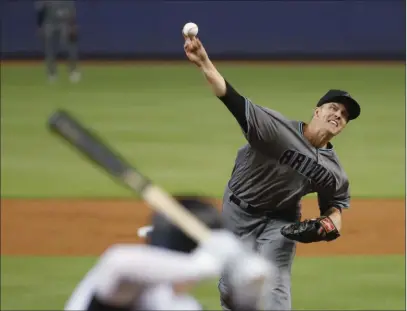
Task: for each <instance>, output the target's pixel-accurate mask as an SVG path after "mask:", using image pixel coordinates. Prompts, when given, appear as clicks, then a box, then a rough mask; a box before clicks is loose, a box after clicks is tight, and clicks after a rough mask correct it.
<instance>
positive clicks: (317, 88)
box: [1, 63, 405, 310]
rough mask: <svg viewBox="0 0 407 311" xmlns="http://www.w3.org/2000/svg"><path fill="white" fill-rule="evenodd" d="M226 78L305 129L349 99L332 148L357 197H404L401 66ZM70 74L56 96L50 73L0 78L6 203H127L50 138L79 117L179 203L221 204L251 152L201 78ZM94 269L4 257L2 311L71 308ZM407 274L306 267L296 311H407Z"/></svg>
mask: <svg viewBox="0 0 407 311" xmlns="http://www.w3.org/2000/svg"><path fill="white" fill-rule="evenodd" d="M219 68H220V70H221V72H222V73H223V74H224V75H225V76H226V77H227V79H228V80H229V81H230V82H231V83H232V84H233V85H234V86H235V88H237V89H238V90H239V91H240V92H241V93H242V94H244V95H246V96H248V97H249V98H251V99H252V100H253V101H254V102H255V103H257V104H260V105H263V106H268V107H271V108H274V109H276V110H279V111H280V112H282V113H284V114H286V115H287V116H288V117H291V118H295V119H303V120H304V121H307V120H308V119H309V118H310V116H311V114H312V110H313V108H314V105H315V103H316V102H317V100H318V99H319V97H321V96H322V95H323V93H324V92H326V91H327V90H328V89H329V88H342V89H346V90H348V91H349V92H350V93H351V94H352V95H354V96H355V98H356V99H358V100H359V102H360V103H361V106H362V114H361V117H360V119H358V120H356V121H354V122H351V123H350V124H349V126H348V128H347V129H345V131H344V133H343V135H341V136H339V137H338V138H336V139H335V141H334V145H335V149H336V151H337V153H338V154H339V157H340V159H341V162H342V164H343V165H344V167H345V169H346V171H347V173H348V175H349V178H350V180H351V189H352V195H353V196H354V197H366V198H383V197H389V198H394V197H397V198H403V197H405V193H404V190H405V162H404V159H405V90H404V88H405V69H404V66H402V65H397V66H394V65H393V66H387V65H371V64H369V65H360V66H356V65H343V66H326V65H325V66H323V65H315V64H313V65H309V66H305V65H304V66H277V65H273V64H263V65H261V66H259V65H242V64H239V65H236V64H221V65H219ZM61 69H62V72H61V73H62V75H61V77H60V81H58V82H57V83H56V84H55V85H48V84H47V83H46V80H45V76H44V74H43V67H42V66H35V65H33V66H20V67H18V66H2V68H1V135H2V137H1V138H2V139H1V143H2V145H1V147H2V148H1V152H2V154H1V168H2V169H1V192H2V197H8V198H12V197H18V198H20V197H28V198H32V197H128V196H129V195H130V194H129V192H127V191H125V190H123V189H122V188H121V187H120V186H118V185H115V184H113V183H112V182H111V180H110V179H109V178H107V177H106V176H104V175H103V174H101V173H100V171H99V170H97V169H95V168H93V167H91V166H89V165H88V163H86V162H85V161H83V160H82V159H81V158H80V157H79V156H78V155H77V154H75V153H73V152H72V151H70V150H69V149H68V148H67V147H66V146H65V145H63V144H61V143H60V142H59V141H58V140H57V139H56V138H54V137H52V136H51V135H50V134H49V133H47V131H46V127H45V122H46V119H47V117H48V116H49V115H50V113H51V112H52V111H53V110H54V109H56V108H66V109H68V110H70V111H72V112H73V113H75V114H76V115H77V116H78V117H80V119H81V120H83V121H84V122H86V123H88V124H89V125H90V126H92V127H94V128H95V129H96V130H97V131H98V132H99V133H100V134H102V135H103V136H105V137H106V138H107V139H108V140H109V141H110V142H111V144H112V145H113V146H115V147H116V148H118V149H119V150H120V151H122V152H123V154H124V155H125V156H126V157H128V158H129V159H130V160H131V162H132V163H134V164H136V165H137V166H138V167H140V168H141V169H142V171H144V172H145V173H146V174H147V175H149V176H151V178H153V179H154V180H155V181H156V182H158V183H159V184H160V185H162V186H164V187H165V188H166V189H168V190H170V191H171V192H173V193H175V192H178V193H181V192H182V193H185V192H200V193H204V194H207V195H211V196H217V197H219V196H221V194H222V192H223V188H224V185H225V183H226V182H227V179H228V177H229V175H230V172H231V169H232V167H233V162H234V157H235V154H236V150H237V148H238V147H239V146H241V145H243V144H244V142H245V141H244V139H243V136H242V134H241V132H240V129H239V127H238V126H237V123H236V122H235V120H234V119H233V117H232V116H231V115H230V113H229V112H228V111H227V109H226V108H225V107H224V106H223V104H222V103H221V102H220V101H218V100H217V99H216V98H214V97H213V96H212V95H211V94H210V92H209V89H208V88H207V87H206V84H205V81H204V79H203V77H202V75H201V74H200V73H199V72H197V71H196V69H195V68H194V67H192V66H190V65H188V66H187V65H180V64H176V65H145V64H144V65H142V64H137V63H135V64H132V65H127V66H107V67H102V66H84V67H83V81H82V82H81V83H80V84H77V85H72V84H69V82H67V81H66V74H65V68H64V67H61ZM78 176H80V179H78ZM378 230H379V229H378ZM94 260H95V259H94V258H75V257H72V258H54V257H48V258H42V257H10V256H2V261H1V296H2V299H1V309H2V310H6V309H7V310H12V309H14V310H17V309H20V310H21V309H26V310H28V309H30V310H34V309H36V310H39V309H42V310H44V309H58V308H62V306H63V304H64V302H65V300H66V299H67V297H68V296H69V294H70V291H72V289H73V287H74V286H75V284H76V283H77V282H78V281H79V279H80V278H81V276H82V275H83V274H84V273H85V272H86V270H87V269H88V268H89V267H90V266H91V264H92V263H93V262H94ZM404 264H405V257H404V256H382V257H372V256H370V257H369V256H367V257H335V258H329V257H328V258H297V259H296V261H295V264H294V268H293V269H294V271H293V304H294V308H295V309H309V310H311V309H314V310H315V309H325V310H327V309H330V310H338V309H347V310H350V309H352V310H355V309H371V310H373V309H374V310H385V309H386V310H402V309H404V310H405V265H404ZM197 294H198V297H199V299H200V300H201V301H202V303H203V304H204V305H205V306H206V307H207V308H208V309H209V308H212V309H213V308H218V303H217V301H218V300H217V299H218V298H217V292H216V284H215V283H213V284H212V283H209V284H206V285H202V286H201V287H200V288H199V289H198V290H197Z"/></svg>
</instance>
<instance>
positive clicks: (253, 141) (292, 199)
mask: <svg viewBox="0 0 407 311" xmlns="http://www.w3.org/2000/svg"><path fill="white" fill-rule="evenodd" d="M246 118H247V123H248V131H247V133H244V135H245V137H246V139H247V141H248V144H246V145H245V146H244V147H242V148H241V149H239V151H238V154H237V158H236V163H235V166H234V168H233V172H232V176H231V178H230V180H229V183H228V187H229V188H230V190H231V191H232V192H233V193H234V194H235V195H236V196H237V197H239V198H240V199H241V200H243V201H245V202H246V203H247V204H250V205H252V206H253V207H255V208H262V209H263V208H264V209H268V210H285V209H287V210H290V211H293V210H299V208H300V200H301V198H302V197H303V196H305V195H307V194H309V193H315V192H316V193H318V200H319V205H320V209H321V212H323V211H325V210H326V209H328V208H330V207H340V208H347V207H349V201H350V195H349V182H348V178H347V176H346V174H345V172H344V170H343V168H342V166H341V164H340V163H339V160H338V157H337V155H336V154H335V152H334V150H333V146H332V145H331V144H330V145H329V146H328V148H319V149H318V148H315V147H313V146H312V145H311V144H310V143H309V141H308V140H307V139H306V138H305V137H304V136H303V132H302V127H303V123H302V122H300V121H294V120H289V119H287V118H286V117H284V116H283V115H282V114H280V113H278V112H276V111H274V110H271V109H268V108H265V107H261V106H258V105H256V104H253V103H252V102H251V101H250V100H249V99H247V98H246Z"/></svg>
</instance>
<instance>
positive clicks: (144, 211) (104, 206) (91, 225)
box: [1, 199, 406, 256]
mask: <svg viewBox="0 0 407 311" xmlns="http://www.w3.org/2000/svg"><path fill="white" fill-rule="evenodd" d="M316 206H317V205H316V202H315V201H314V200H312V199H308V200H305V201H304V216H305V217H311V216H315V215H317V212H318V210H317V208H316ZM149 215H150V210H149V208H148V207H147V206H146V205H145V204H143V203H141V202H139V201H130V200H79V199H74V200H58V199H49V200H41V199H37V200H35V199H33V200H23V199H21V200H20V199H2V200H1V254H2V255H64V256H66V255H72V256H79V255H98V254H100V253H101V252H103V251H104V250H105V249H106V248H107V247H108V246H109V245H111V244H113V243H120V242H136V243H141V242H142V241H141V240H140V239H138V238H137V236H136V232H137V229H138V228H139V227H140V226H142V225H146V224H148V219H149ZM405 245H406V242H405V202H404V201H403V200H354V201H353V205H352V208H351V209H350V210H348V211H346V212H344V229H343V234H342V237H341V238H339V239H338V240H337V241H334V242H331V243H314V244H307V245H299V247H298V251H297V254H298V255H299V256H324V255H366V254H367V255H370V254H372V255H380V254H405Z"/></svg>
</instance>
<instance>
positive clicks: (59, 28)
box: [44, 24, 78, 76]
mask: <svg viewBox="0 0 407 311" xmlns="http://www.w3.org/2000/svg"><path fill="white" fill-rule="evenodd" d="M69 32H70V26H69V25H66V24H62V25H44V49H45V64H46V69H47V74H48V75H49V76H55V75H56V73H57V56H58V54H59V52H60V51H61V50H64V51H65V52H66V53H67V56H68V70H69V72H70V73H72V72H74V71H75V70H76V68H77V63H78V44H77V42H74V41H71V40H69Z"/></svg>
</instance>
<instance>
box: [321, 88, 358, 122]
mask: <svg viewBox="0 0 407 311" xmlns="http://www.w3.org/2000/svg"><path fill="white" fill-rule="evenodd" d="M332 102H334V103H339V104H343V105H344V106H345V107H346V110H347V111H348V114H349V119H348V121H350V120H354V119H356V118H357V117H359V115H360V105H359V104H358V102H357V101H356V100H355V99H354V98H352V97H351V96H350V94H349V93H348V92H346V91H342V90H329V91H328V93H326V94H325V95H324V96H323V97H322V98H321V99H320V100H319V102H318V104H317V107H321V106H322V105H323V104H326V103H332Z"/></svg>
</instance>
